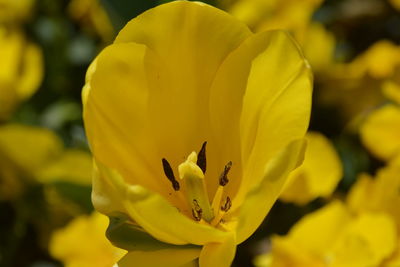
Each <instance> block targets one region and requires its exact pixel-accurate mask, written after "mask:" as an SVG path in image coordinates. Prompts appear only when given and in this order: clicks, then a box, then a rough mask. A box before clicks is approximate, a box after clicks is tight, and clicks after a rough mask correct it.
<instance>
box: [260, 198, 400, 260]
mask: <svg viewBox="0 0 400 267" xmlns="http://www.w3.org/2000/svg"><path fill="white" fill-rule="evenodd" d="M396 232H397V231H396V226H395V223H394V222H393V220H392V219H391V218H390V217H389V216H388V215H387V214H385V213H376V212H364V213H361V214H359V215H357V216H353V215H352V213H351V212H350V210H349V209H348V208H347V207H346V206H345V205H344V204H343V203H341V202H339V201H334V202H332V203H330V204H328V205H327V206H325V207H323V208H322V209H320V210H317V211H315V212H313V213H310V214H308V215H306V216H305V217H304V218H302V219H301V220H300V221H299V222H297V223H296V224H295V225H294V226H293V227H292V229H291V230H290V232H289V234H288V235H287V236H284V237H278V236H276V237H273V239H272V251H271V253H269V254H265V255H262V256H260V257H258V258H256V260H255V264H256V266H258V267H264V266H269V267H284V266H293V267H301V266H310V267H326V266H331V267H347V266H348V267H350V266H352V267H364V266H380V264H381V263H382V262H383V261H384V260H385V259H386V258H388V257H389V256H390V255H391V254H392V253H393V251H394V249H395V246H396V242H397V236H396Z"/></svg>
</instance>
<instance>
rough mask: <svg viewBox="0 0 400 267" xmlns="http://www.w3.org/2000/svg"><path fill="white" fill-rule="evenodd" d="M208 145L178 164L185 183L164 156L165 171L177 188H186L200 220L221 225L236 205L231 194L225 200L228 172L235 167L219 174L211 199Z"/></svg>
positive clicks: (204, 145) (183, 189)
mask: <svg viewBox="0 0 400 267" xmlns="http://www.w3.org/2000/svg"><path fill="white" fill-rule="evenodd" d="M206 144H207V142H204V143H203V145H202V147H201V150H200V152H199V154H197V153H196V152H195V151H193V152H192V153H190V155H189V156H188V157H187V159H186V161H184V162H183V163H181V164H180V165H179V166H178V171H179V178H180V182H181V183H182V185H183V186H182V188H181V185H180V183H179V182H178V181H177V180H176V179H175V175H174V172H173V170H172V168H171V166H170V164H169V163H168V161H167V160H166V159H162V164H163V168H164V173H165V175H166V176H167V178H168V180H170V182H171V184H172V187H173V188H174V190H175V191H179V190H181V189H182V191H183V193H184V196H185V198H186V201H187V202H188V204H189V205H190V207H191V209H192V216H193V218H194V219H195V220H196V221H202V220H204V221H206V222H207V223H210V224H211V225H213V226H215V225H217V224H218V223H219V222H220V221H221V220H222V217H223V216H224V214H225V213H226V212H227V211H228V210H229V209H230V207H231V206H232V201H231V199H230V198H229V197H226V199H225V200H224V201H223V193H224V186H225V185H226V184H227V183H228V182H229V180H228V176H227V175H228V172H229V170H230V169H231V167H232V162H228V164H226V165H225V167H224V170H223V172H222V173H221V175H220V177H219V186H218V188H217V191H216V193H215V195H214V198H213V201H212V203H210V200H209V198H208V194H207V187H206V184H205V181H204V175H205V173H206V167H207V161H206Z"/></svg>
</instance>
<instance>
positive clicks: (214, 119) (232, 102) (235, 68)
mask: <svg viewBox="0 0 400 267" xmlns="http://www.w3.org/2000/svg"><path fill="white" fill-rule="evenodd" d="M279 35H285V33H282V32H278V31H273V32H264V33H259V34H255V35H252V36H251V37H249V38H247V39H246V40H245V41H244V42H243V43H242V44H241V45H240V46H239V47H238V48H237V49H236V50H234V51H233V52H232V53H231V54H230V55H229V56H228V57H227V58H226V59H225V61H224V62H223V63H222V65H221V67H220V68H219V70H218V72H217V75H216V77H215V80H214V82H213V84H212V87H211V90H210V114H213V116H211V117H210V123H211V130H212V132H213V136H215V138H216V145H218V151H220V155H219V157H217V158H215V159H212V160H214V161H216V162H217V165H218V166H224V165H225V164H226V163H227V162H228V161H232V162H233V168H232V169H231V171H230V173H229V175H230V177H232V179H231V180H230V182H229V183H228V185H227V186H226V188H225V189H224V190H225V191H226V192H227V195H231V196H233V195H235V194H236V192H237V190H238V187H239V185H240V183H241V176H242V166H241V164H240V163H241V158H240V149H241V148H240V145H241V144H240V143H239V142H238V140H240V116H241V113H242V102H243V96H244V94H245V90H246V85H247V81H248V76H249V73H250V71H251V67H252V62H253V60H254V59H255V58H256V57H257V56H259V55H260V54H261V53H263V52H265V51H266V50H267V49H271V48H270V46H271V45H274V42H273V41H272V40H274V38H275V39H276V38H277V36H279ZM288 42H290V41H289V40H288ZM266 64H269V63H266ZM267 83H268V80H267V79H265V80H264V81H262V82H260V84H262V85H264V86H265V87H266V88H265V91H267V90H268V88H267V86H268V84H267ZM212 185H214V187H212ZM217 185H218V183H217V182H215V181H214V182H213V184H210V185H209V187H208V188H210V187H211V188H212V189H211V190H210V191H211V192H214V191H215V187H216V186H217Z"/></svg>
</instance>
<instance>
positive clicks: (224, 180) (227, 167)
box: [219, 161, 232, 186]
mask: <svg viewBox="0 0 400 267" xmlns="http://www.w3.org/2000/svg"><path fill="white" fill-rule="evenodd" d="M231 167H232V161H229V162H228V163H227V164H226V165H225V167H224V171H223V172H222V173H221V175H220V176H219V185H221V186H225V185H226V184H227V183H228V182H229V179H228V172H229V171H230V169H231Z"/></svg>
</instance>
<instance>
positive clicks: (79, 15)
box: [68, 0, 114, 43]
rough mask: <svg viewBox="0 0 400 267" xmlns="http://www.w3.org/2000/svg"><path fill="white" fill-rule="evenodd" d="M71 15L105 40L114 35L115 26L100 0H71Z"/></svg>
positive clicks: (69, 8)
mask: <svg viewBox="0 0 400 267" xmlns="http://www.w3.org/2000/svg"><path fill="white" fill-rule="evenodd" d="M68 13H69V15H70V16H71V17H72V18H73V19H75V20H78V21H80V22H81V23H82V25H83V26H84V27H86V28H88V29H93V30H94V32H95V33H96V34H98V35H99V36H100V37H101V39H102V40H103V41H104V42H107V43H108V42H110V41H111V40H112V38H113V37H114V28H113V26H112V24H111V20H110V18H109V16H108V14H107V12H106V10H105V9H104V8H103V6H102V5H101V1H100V0H71V1H70V3H69V5H68Z"/></svg>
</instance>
